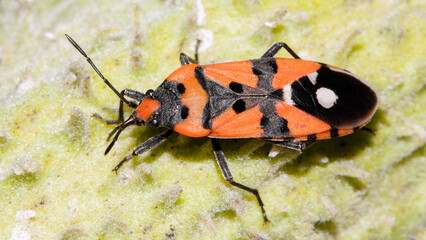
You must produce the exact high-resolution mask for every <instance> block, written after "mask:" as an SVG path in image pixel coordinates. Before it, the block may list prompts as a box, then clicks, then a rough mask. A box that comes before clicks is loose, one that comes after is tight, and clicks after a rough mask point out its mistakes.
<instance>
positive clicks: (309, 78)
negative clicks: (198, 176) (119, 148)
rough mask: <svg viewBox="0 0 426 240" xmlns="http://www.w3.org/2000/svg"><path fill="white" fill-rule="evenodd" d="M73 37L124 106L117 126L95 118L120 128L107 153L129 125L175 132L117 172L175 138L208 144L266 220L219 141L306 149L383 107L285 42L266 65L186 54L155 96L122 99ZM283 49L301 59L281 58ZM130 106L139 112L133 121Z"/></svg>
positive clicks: (341, 73)
mask: <svg viewBox="0 0 426 240" xmlns="http://www.w3.org/2000/svg"><path fill="white" fill-rule="evenodd" d="M66 36H67V38H68V40H69V41H70V42H71V43H72V45H73V46H74V47H75V48H77V50H79V51H80V53H81V54H82V55H83V56H84V57H86V59H87V61H88V62H89V63H90V65H91V66H92V67H93V68H94V69H95V71H96V72H97V74H99V76H100V77H101V78H102V79H103V80H104V81H105V83H106V84H108V86H109V87H110V88H111V89H112V90H113V91H114V92H115V93H116V94H117V96H118V97H119V98H120V99H121V100H120V108H119V116H118V120H105V119H103V118H102V117H100V116H99V115H97V114H95V116H96V117H98V118H99V119H101V120H103V121H105V122H106V123H108V124H119V125H118V127H116V128H115V129H114V130H113V131H112V132H111V133H110V136H109V138H110V137H112V136H113V135H114V134H115V135H114V138H113V140H112V142H111V144H110V145H109V146H108V148H107V150H106V151H105V154H107V153H108V152H109V150H110V149H111V147H112V146H113V145H114V143H115V141H116V140H117V139H118V136H119V135H120V133H121V131H122V130H123V129H125V128H126V127H127V126H130V125H143V126H147V125H150V126H152V127H167V128H169V130H167V131H166V132H165V133H163V134H161V135H158V136H154V137H151V138H149V139H148V140H147V141H145V142H144V143H142V144H140V145H139V146H137V147H136V148H135V149H134V150H133V152H132V154H130V155H128V156H127V157H126V158H124V159H123V160H122V161H121V162H120V163H119V164H118V165H117V166H116V167H115V168H114V171H117V170H118V169H119V168H120V167H121V165H122V164H123V163H124V162H126V161H128V160H130V159H131V158H132V157H134V156H136V155H139V154H141V153H143V152H146V151H148V150H150V149H153V148H155V147H156V146H158V145H159V144H161V143H162V142H164V141H165V140H166V138H167V137H168V136H170V135H171V134H172V133H173V132H177V133H180V134H183V135H186V136H189V137H209V138H211V141H212V145H213V150H214V153H215V157H216V160H217V162H218V165H219V167H220V169H221V171H222V174H223V176H224V178H225V179H226V180H227V181H228V182H229V183H231V184H232V185H234V186H236V187H238V188H241V189H243V190H246V191H249V192H251V193H253V194H254V195H255V196H256V198H257V200H258V203H259V205H260V207H261V210H262V213H263V218H264V220H265V221H268V219H267V217H266V213H265V210H264V207H263V202H262V200H261V198H260V195H259V193H258V191H257V189H253V188H250V187H247V186H245V185H242V184H240V183H238V182H235V181H234V180H233V177H232V174H231V171H230V169H229V167H228V164H227V162H226V158H225V155H224V154H223V152H222V150H221V148H220V145H219V142H218V140H217V139H235V138H258V139H262V140H265V141H268V142H272V143H275V144H278V145H280V146H284V147H287V148H291V149H296V150H303V149H305V148H306V147H308V146H310V145H311V144H313V143H314V142H316V141H317V140H321V139H328V138H332V137H339V136H343V135H347V134H350V133H352V132H354V131H356V130H358V129H360V128H362V127H363V126H365V125H366V124H367V123H368V122H369V121H370V119H371V117H372V116H373V114H374V112H375V111H376V108H377V95H376V93H375V91H374V90H373V89H372V88H371V87H370V86H369V85H368V84H367V83H366V82H364V81H363V80H361V79H360V78H359V77H357V76H355V75H353V74H352V73H350V72H348V71H346V70H343V69H341V68H337V67H333V66H329V65H326V64H322V63H318V62H311V61H305V60H301V59H300V58H299V57H298V56H297V54H296V53H294V52H293V51H292V50H291V49H290V48H289V47H288V46H287V45H286V44H285V43H282V42H279V43H275V44H274V45H272V47H271V48H269V49H268V50H267V51H266V52H265V53H264V54H263V56H262V57H261V58H259V59H253V60H247V61H238V62H228V63H219V64H211V65H199V64H198V63H197V62H196V61H194V60H192V59H191V58H189V57H188V56H186V55H185V54H183V53H182V54H181V56H180V61H181V64H182V66H181V67H180V68H179V69H177V70H176V71H174V72H173V73H172V74H170V75H169V76H168V77H167V78H166V80H165V81H164V82H163V83H162V84H161V85H160V86H159V87H158V88H157V89H156V90H148V91H147V92H146V93H141V92H138V91H135V90H131V89H125V90H123V91H122V92H121V93H119V92H118V91H117V90H116V89H115V88H114V87H112V85H111V84H110V83H109V81H108V80H107V79H106V78H105V77H104V76H103V75H102V74H101V73H100V71H99V70H98V69H97V68H96V66H95V65H94V64H93V62H92V61H91V60H90V58H88V57H87V55H86V53H85V52H84V51H83V50H82V49H81V48H80V47H79V46H78V45H77V43H76V42H75V41H74V40H73V39H72V38H71V37H69V36H68V35H66ZM281 48H285V49H286V50H287V51H288V52H289V53H290V54H291V55H292V56H293V57H294V58H293V59H289V58H274V55H275V54H276V53H277V52H278V51H279V50H280V49H281ZM196 59H198V57H197V55H196ZM191 62H192V63H191ZM125 96H126V97H128V98H130V99H132V100H135V101H136V102H134V101H129V100H127V99H126V98H125ZM123 102H124V103H126V104H127V105H129V106H130V107H132V108H135V110H134V111H133V113H132V115H131V116H130V117H129V118H127V119H126V120H124V118H123Z"/></svg>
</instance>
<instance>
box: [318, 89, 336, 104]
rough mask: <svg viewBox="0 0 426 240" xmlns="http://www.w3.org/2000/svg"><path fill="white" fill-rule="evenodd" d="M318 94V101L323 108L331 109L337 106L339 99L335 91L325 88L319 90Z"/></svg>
mask: <svg viewBox="0 0 426 240" xmlns="http://www.w3.org/2000/svg"><path fill="white" fill-rule="evenodd" d="M316 94H317V100H318V102H319V104H321V106H322V107H323V108H331V107H332V106H334V104H336V101H337V99H339V97H337V95H336V93H334V92H333V90H331V89H329V88H325V87H322V88H319V89H318V90H317V92H316Z"/></svg>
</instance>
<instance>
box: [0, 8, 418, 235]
mask: <svg viewBox="0 0 426 240" xmlns="http://www.w3.org/2000/svg"><path fill="white" fill-rule="evenodd" d="M425 5H426V4H425V2H424V1H421V0H414V1H402V0H401V1H384V0H377V1H375V0H373V1H329V0H327V1H274V0H268V1H258V0H249V1H242V0H234V1H228V0H222V1H202V2H201V1H184V0H167V1H154V0H152V1H99V2H98V1H87V2H86V1H53V0H52V1H1V2H0V22H1V25H2V29H1V30H0V94H1V95H0V104H1V109H0V116H1V117H0V239H30V238H31V239H425V238H426V231H425V224H426V157H425V155H426V147H425V143H426V120H425V119H426V88H425V84H426V79H425V75H426V72H425V69H426V51H425V49H426V17H425V12H426V9H425ZM65 33H67V34H69V35H71V36H72V37H73V38H74V39H75V40H76V41H77V42H78V43H79V44H80V45H81V46H82V47H83V48H84V49H85V50H86V52H87V53H88V54H89V55H90V57H91V58H92V59H93V61H94V62H95V64H96V65H97V66H98V67H99V69H100V70H101V71H102V73H103V74H104V75H105V76H106V77H107V78H108V79H110V81H111V82H112V84H113V85H114V86H115V87H116V88H117V89H119V90H121V89H124V88H126V87H127V88H132V89H136V90H140V91H145V90H147V89H149V88H155V87H157V86H158V85H159V84H160V83H161V82H162V81H163V80H164V78H165V77H167V75H168V74H170V73H171V72H172V71H174V70H175V69H177V68H178V67H179V66H180V63H179V58H178V57H179V53H180V52H182V51H183V52H185V53H187V54H188V55H192V54H193V49H194V45H195V42H196V39H197V38H201V39H202V41H203V42H202V45H201V46H200V50H201V51H200V60H201V63H214V62H223V61H234V60H243V59H250V58H257V57H259V56H261V55H262V54H263V52H264V51H265V50H266V49H267V48H268V47H269V46H270V45H271V44H272V43H273V42H275V41H285V42H286V43H287V44H289V45H290V46H291V47H292V48H293V50H295V51H296V52H297V53H298V54H299V55H300V56H301V57H302V58H303V59H309V60H315V61H320V62H326V63H329V64H332V65H336V66H340V67H343V68H345V69H348V70H350V71H351V72H354V73H356V74H357V75H358V76H360V77H362V78H364V79H365V80H366V81H368V82H369V83H370V84H371V85H372V86H373V87H374V88H375V89H376V90H377V92H378V93H379V97H380V105H379V109H378V111H377V113H376V114H375V116H374V117H373V119H372V121H371V123H370V124H369V125H368V127H369V128H371V129H375V130H376V131H375V135H372V134H370V133H368V132H365V131H359V132H357V133H355V134H352V135H350V136H346V137H343V138H338V139H333V140H326V141H321V142H318V143H316V144H315V145H314V146H312V147H311V148H309V149H307V150H306V151H304V152H303V153H302V154H299V153H297V152H294V151H290V150H284V151H283V152H282V153H281V154H279V155H278V156H277V157H275V158H270V157H268V153H269V150H270V148H271V145H270V144H265V143H263V142H261V141H258V140H226V141H223V142H222V145H223V147H224V152H225V154H226V156H227V158H228V160H229V166H230V168H231V170H232V172H233V174H234V179H235V180H236V181H239V182H241V183H244V184H246V185H248V186H252V187H256V188H258V189H259V191H260V194H261V196H262V198H263V201H264V203H265V209H266V212H267V214H268V217H269V218H270V222H269V223H266V224H265V223H264V222H263V219H262V216H261V213H260V209H259V207H258V205H257V202H256V199H255V198H254V197H253V196H252V195H251V194H248V193H245V192H242V191H241V190H239V189H236V188H234V187H232V186H230V185H229V184H228V183H227V182H226V181H225V180H223V178H222V175H221V173H220V170H219V169H218V167H217V165H216V162H215V159H214V156H213V153H212V147H211V144H210V141H209V140H208V139H206V138H201V139H194V138H188V137H184V136H179V135H178V134H174V135H172V137H170V139H169V140H168V141H167V142H165V143H164V144H163V145H161V146H160V147H158V148H157V149H155V150H152V151H151V152H149V153H145V154H143V155H142V156H139V157H136V158H134V159H133V160H132V161H131V162H129V163H127V164H125V165H124V166H123V167H122V168H121V170H120V172H119V173H118V175H115V174H114V173H113V172H112V171H111V169H112V168H113V167H114V166H115V165H116V164H117V163H118V162H119V161H120V160H121V159H122V158H123V157H125V156H126V155H127V154H129V153H130V152H131V150H132V148H133V147H135V146H137V145H138V144H140V143H141V142H143V141H144V140H145V139H147V138H148V137H150V136H153V135H155V134H158V133H160V132H161V131H162V130H161V129H152V128H144V127H132V128H129V129H127V130H126V131H124V132H123V133H122V134H121V136H120V138H119V140H118V142H117V143H116V145H115V147H114V148H113V149H112V151H111V152H110V154H109V155H107V156H104V155H103V152H104V150H105V148H106V147H107V145H108V144H107V143H106V142H105V140H106V136H107V135H108V133H109V132H110V131H111V130H112V129H113V126H107V125H104V124H103V123H101V122H100V121H98V120H96V119H93V118H92V117H91V115H92V114H93V113H99V114H101V115H102V116H104V117H106V118H109V119H112V118H115V117H116V114H117V113H116V112H117V109H118V98H117V97H116V96H115V95H114V93H113V92H112V91H110V89H108V87H107V86H106V85H105V84H104V83H103V81H102V80H101V79H100V78H99V77H98V76H96V74H95V73H94V71H93V70H92V69H91V68H90V66H89V65H88V64H87V63H86V62H85V60H84V58H83V57H82V56H80V55H79V53H78V52H77V51H76V50H75V49H74V48H73V47H72V46H71V45H70V44H69V43H68V42H67V40H66V38H65V37H64V34H65ZM278 55H279V56H281V57H288V54H287V53H285V51H281V52H280V53H279V54H278ZM130 111H131V110H130V109H126V114H129V112H130Z"/></svg>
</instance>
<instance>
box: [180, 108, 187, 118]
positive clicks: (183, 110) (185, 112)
mask: <svg viewBox="0 0 426 240" xmlns="http://www.w3.org/2000/svg"><path fill="white" fill-rule="evenodd" d="M188 115H189V108H188V107H187V106H185V105H184V106H182V109H181V112H180V116H181V117H182V119H186V118H188Z"/></svg>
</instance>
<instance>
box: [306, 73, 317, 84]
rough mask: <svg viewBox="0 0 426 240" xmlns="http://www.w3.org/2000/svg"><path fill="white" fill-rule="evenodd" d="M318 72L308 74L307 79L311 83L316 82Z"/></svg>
mask: <svg viewBox="0 0 426 240" xmlns="http://www.w3.org/2000/svg"><path fill="white" fill-rule="evenodd" d="M317 77H318V72H313V73H311V74H309V75H308V78H309V81H311V83H312V85H315V84H317Z"/></svg>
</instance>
